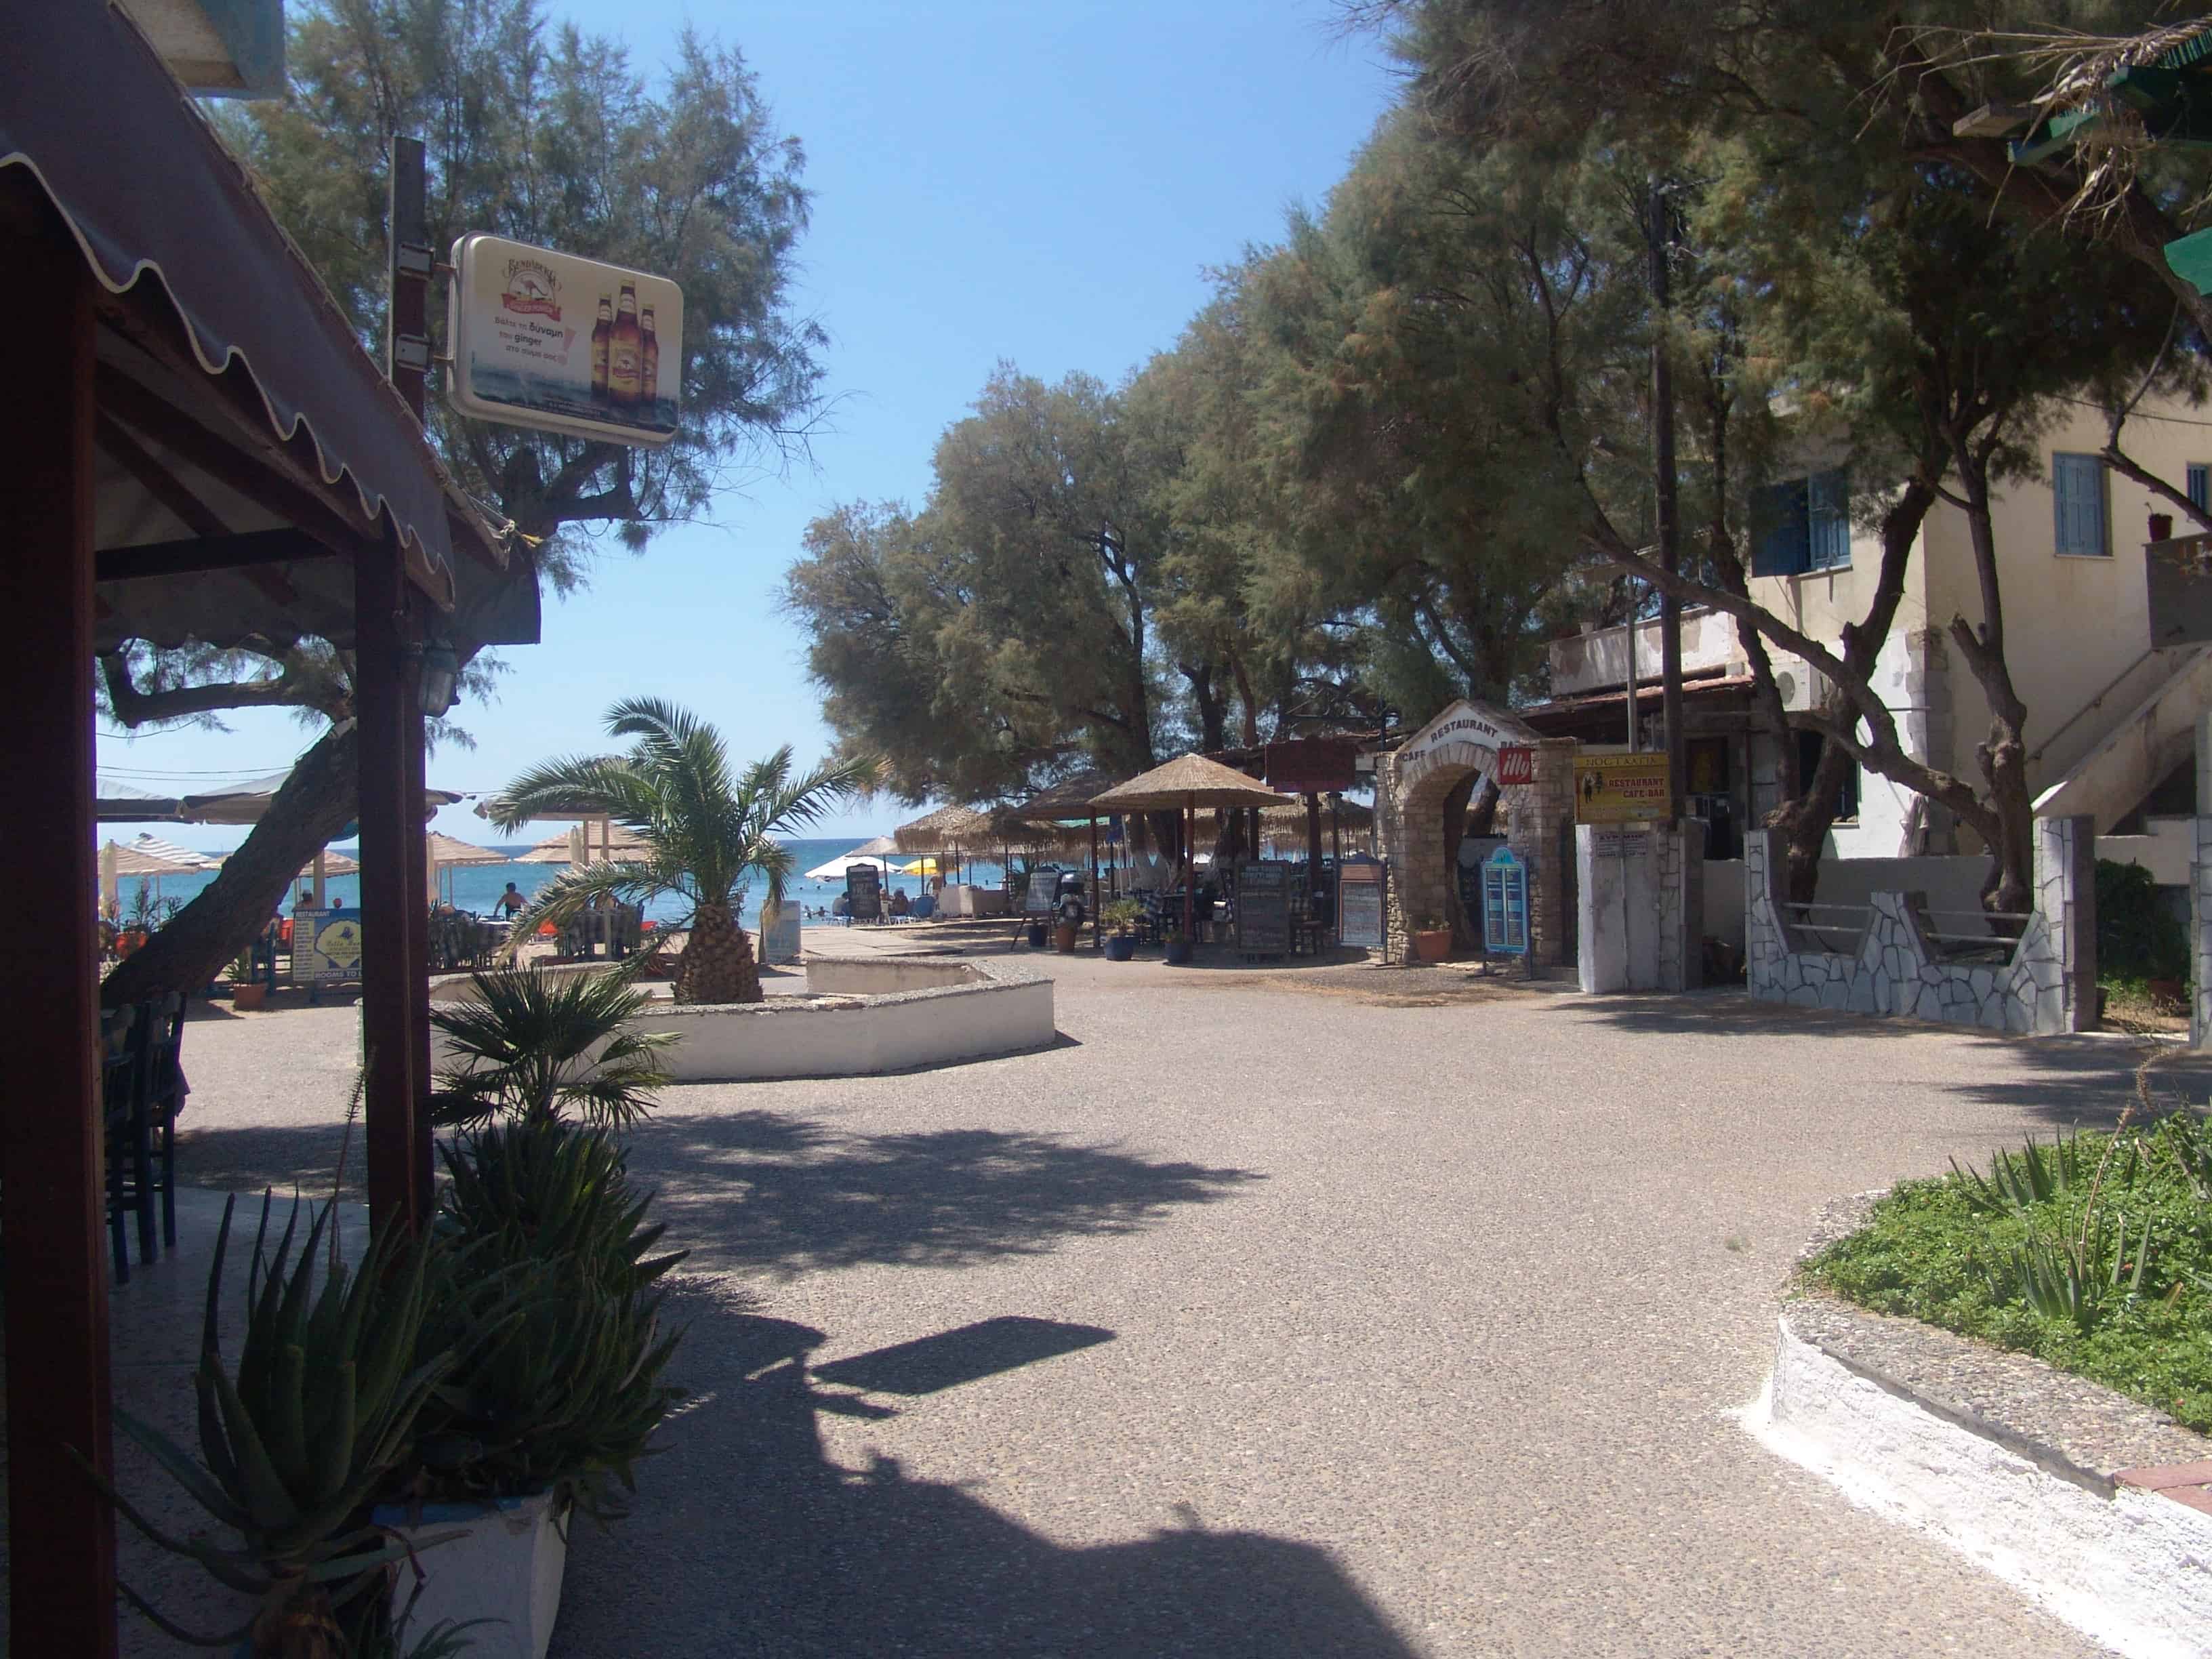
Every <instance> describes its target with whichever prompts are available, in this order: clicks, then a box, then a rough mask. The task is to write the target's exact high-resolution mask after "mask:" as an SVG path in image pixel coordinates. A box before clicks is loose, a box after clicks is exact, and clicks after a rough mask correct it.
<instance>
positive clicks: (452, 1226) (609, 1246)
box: [408, 1117, 683, 1521]
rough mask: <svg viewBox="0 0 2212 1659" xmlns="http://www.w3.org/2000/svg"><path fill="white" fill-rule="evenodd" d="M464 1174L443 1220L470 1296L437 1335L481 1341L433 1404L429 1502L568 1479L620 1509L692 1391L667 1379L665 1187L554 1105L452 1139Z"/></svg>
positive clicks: (427, 1421) (456, 1277) (581, 1498)
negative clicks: (664, 1424)
mask: <svg viewBox="0 0 2212 1659" xmlns="http://www.w3.org/2000/svg"><path fill="white" fill-rule="evenodd" d="M445 1158H446V1167H447V1172H448V1174H449V1175H450V1176H451V1177H452V1180H451V1182H450V1184H449V1185H448V1187H447V1190H446V1193H445V1195H444V1198H443V1200H442V1202H441V1207H440V1211H439V1217H438V1231H439V1233H440V1235H441V1237H442V1238H444V1239H445V1240H446V1241H447V1243H448V1244H449V1245H450V1246H451V1248H452V1250H453V1261H454V1264H455V1266H454V1273H453V1284H454V1291H455V1294H454V1295H453V1297H451V1298H449V1299H447V1301H445V1302H443V1303H442V1304H441V1306H440V1307H439V1308H438V1309H437V1310H435V1314H434V1316H433V1318H432V1319H431V1320H430V1321H429V1322H428V1323H427V1324H426V1327H425V1332H424V1339H423V1340H424V1343H425V1345H426V1346H431V1345H436V1344H441V1343H442V1344H447V1345H451V1344H453V1343H456V1342H458V1341H459V1340H462V1338H463V1337H464V1336H465V1334H469V1333H471V1332H473V1333H476V1334H477V1335H478V1336H479V1338H480V1340H479V1341H478V1343H477V1346H476V1347H475V1348H474V1349H473V1351H472V1352H471V1353H470V1354H469V1356H468V1358H466V1359H465V1362H464V1363H463V1364H460V1365H459V1366H457V1367H456V1369H455V1370H454V1372H453V1376H451V1377H450V1378H449V1379H448V1380H447V1383H446V1385H445V1386H444V1387H443V1388H441V1389H440V1391H439V1396H438V1401H437V1402H436V1404H435V1406H434V1407H432V1408H431V1409H430V1410H429V1411H428V1412H427V1413H425V1416H424V1424H423V1439H422V1454H421V1458H420V1469H419V1472H418V1474H417V1475H416V1479H415V1480H414V1481H413V1483H412V1485H411V1487H410V1492H409V1493H408V1496H410V1497H411V1498H416V1499H420V1500H422V1501H425V1502H441V1501H442V1502H450V1501H458V1500H466V1499H481V1498H494V1497H517V1496H522V1495H525V1494H528V1493H532V1492H544V1491H548V1490H550V1491H554V1492H557V1493H558V1494H559V1495H560V1497H561V1498H562V1500H563V1501H564V1502H573V1503H574V1504H576V1505H577V1506H578V1507H579V1508H580V1509H582V1510H585V1512H586V1513H587V1514H590V1515H592V1516H594V1517H595V1518H597V1519H599V1520H602V1521H605V1520H611V1519H614V1518H617V1517H618V1516H620V1515H621V1514H622V1513H623V1506H622V1504H621V1502H620V1500H619V1499H618V1498H617V1496H616V1494H615V1492H614V1486H615V1484H616V1483H617V1482H618V1483H619V1484H620V1485H621V1486H623V1488H625V1489H627V1490H629V1491H632V1492H635V1490H636V1482H635V1464H636V1462H637V1460H638V1459H639V1458H641V1457H642V1456H644V1455H646V1454H647V1450H648V1449H649V1446H648V1443H649V1442H650V1440H651V1438H652V1437H653V1431H654V1430H655V1429H657V1428H658V1427H659V1424H660V1422H661V1419H663V1418H665V1416H666V1415H667V1413H668V1411H669V1408H670V1407H671V1405H673V1403H674V1402H675V1401H676V1400H677V1399H678V1398H679V1397H680V1395H679V1391H678V1390H677V1389H672V1388H670V1387H668V1386H666V1385H665V1384H664V1383H662V1382H661V1380H660V1379H661V1373H662V1371H663V1370H665V1367H666V1365H667V1363H668V1359H669V1357H670V1356H671V1354H672V1353H673V1352H674V1351H675V1348H676V1345H677V1342H678V1334H669V1335H666V1336H664V1335H662V1334H661V1331H660V1304H661V1297H660V1294H659V1291H656V1290H654V1289H653V1285H654V1283H655V1281H656V1280H658V1279H659V1278H660V1276H661V1275H662V1274H664V1273H666V1272H667V1271H668V1270H669V1269H670V1268H671V1267H674V1266H675V1265H676V1263H677V1262H678V1261H681V1260H682V1259H683V1255H682V1253H680V1252H678V1253H676V1254H671V1255H659V1256H655V1255H652V1254H651V1252H652V1250H653V1246H654V1244H655V1243H658V1241H659V1238H660V1236H661V1233H662V1231H663V1229H662V1228H661V1227H659V1226H658V1225H646V1222H645V1215H646V1212H647V1208H648V1207H649V1206H650V1205H651V1202H652V1197H651V1194H639V1193H637V1192H636V1191H635V1189H634V1188H632V1187H631V1185H630V1182H629V1174H628V1170H627V1168H626V1160H625V1158H624V1155H623V1152H622V1151H621V1150H620V1149H619V1148H618V1147H617V1146H616V1145H615V1143H614V1142H613V1140H612V1139H611V1138H610V1137H609V1136H608V1135H607V1134H606V1133H605V1132H604V1131H600V1130H593V1129H585V1128H579V1127H574V1126H572V1125H568V1124H563V1123H561V1122H559V1121H555V1120H553V1119H550V1118H545V1117H532V1118H528V1119H525V1120H522V1121H515V1122H512V1123H508V1124H506V1125H503V1126H502V1125H493V1126H491V1127H486V1128H484V1129H483V1130H480V1131H478V1132H477V1133H475V1134H472V1135H467V1136H464V1137H462V1138H461V1139H460V1140H459V1143H458V1144H456V1145H454V1146H450V1147H448V1148H447V1150H446V1154H445Z"/></svg>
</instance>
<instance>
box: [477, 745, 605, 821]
mask: <svg viewBox="0 0 2212 1659" xmlns="http://www.w3.org/2000/svg"><path fill="white" fill-rule="evenodd" d="M627 768H628V763H627V762H626V761H624V760H623V757H620V756H618V755H563V756H561V757H557V758H556V759H553V760H549V761H540V762H539V763H538V764H537V765H535V766H532V767H530V768H528V769H526V770H524V771H523V772H522V773H521V774H520V775H518V776H516V777H515V778H514V779H513V781H511V782H510V783H508V785H507V787H506V788H504V789H502V790H501V791H500V793H498V794H496V795H495V796H494V797H492V799H490V800H489V801H487V802H486V803H485V804H484V815H485V817H489V819H490V820H491V821H492V823H495V824H497V825H498V826H499V827H500V828H501V829H520V827H521V826H522V825H524V824H526V823H529V822H530V820H531V819H532V818H536V817H556V816H560V815H561V814H562V813H564V812H565V813H567V814H569V815H573V814H574V812H575V811H577V810H578V809H579V807H580V806H586V805H589V806H594V807H597V806H599V805H600V802H599V796H600V795H601V793H602V792H603V791H604V789H605V787H606V786H607V784H608V782H609V781H610V779H609V774H610V773H611V772H613V771H616V770H626V769H627ZM605 810H609V811H611V804H610V805H608V806H607V807H606V808H605Z"/></svg>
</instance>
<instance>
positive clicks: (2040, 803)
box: [2035, 646, 2212, 834]
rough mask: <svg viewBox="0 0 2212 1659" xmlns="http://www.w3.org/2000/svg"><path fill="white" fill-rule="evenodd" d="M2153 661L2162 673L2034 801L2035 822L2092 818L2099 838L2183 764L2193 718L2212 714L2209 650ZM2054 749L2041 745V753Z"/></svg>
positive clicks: (2211, 657)
mask: <svg viewBox="0 0 2212 1659" xmlns="http://www.w3.org/2000/svg"><path fill="white" fill-rule="evenodd" d="M2156 654H2157V657H2158V658H2159V659H2161V660H2160V661H2158V662H2155V663H2153V664H2151V665H2150V666H2151V667H2152V668H2153V669H2154V671H2155V670H2159V669H2163V670H2164V672H2163V673H2162V674H2160V675H2159V677H2158V678H2157V679H2156V683H2155V684H2154V685H2153V686H2152V687H2151V689H2150V690H2149V691H2148V695H2146V696H2143V697H2142V701H2140V702H2137V703H2136V706H2135V707H2134V708H2132V709H2131V710H2130V712H2129V713H2128V714H2127V715H2126V716H2125V717H2124V719H2121V720H2118V721H2116V722H2114V723H2113V725H2112V726H2111V727H2110V728H2108V729H2107V730H2106V732H2104V734H2103V735H2102V736H2101V737H2100V738H2097V739H2096V740H2095V741H2094V742H2093V743H2092V744H2090V745H2089V746H2088V748H2087V750H2085V751H2084V752H2083V753H2082V754H2081V757H2080V758H2079V759H2076V760H2075V761H2074V762H2072V763H2071V764H2069V766H2068V767H2067V769H2066V770H2065V772H2064V773H2063V775H2060V776H2059V777H2058V778H2057V780H2056V781H2053V782H2051V784H2049V785H2048V786H2046V787H2045V789H2044V790H2043V792H2042V793H2040V794H2039V795H2038V796H2036V798H2035V812H2036V816H2037V817H2066V816H2069V815H2070V814H2073V813H2077V812H2088V813H2093V814H2094V815H2095V816H2096V819H2097V829H2098V832H2099V833H2100V834H2103V833H2105V832H2106V831H2108V830H2110V829H2112V825H2113V824H2114V823H2117V822H2118V820H2119V819H2121V818H2122V817H2125V816H2126V815H2127V814H2128V813H2130V811H2134V810H2135V808H2136V806H2137V805H2140V804H2141V803H2142V799H2143V797H2144V796H2146V795H2148V793H2150V792H2151V791H2152V789H2154V787H2157V785H2158V783H2159V781H2160V779H2162V778H2164V777H2165V776H2166V774H2167V773H2169V772H2171V771H2172V770H2173V769H2174V768H2175V767H2177V766H2179V765H2180V764H2181V763H2182V762H2184V761H2185V760H2186V759H2188V758H2189V756H2190V753H2191V749H2192V747H2193V745H2194V744H2195V743H2196V740H2197V739H2196V732H2197V719H2198V717H2199V716H2200V715H2202V714H2204V713H2205V711H2206V710H2208V709H2212V646H2197V647H2194V648H2193V649H2191V650H2189V651H2186V652H2167V651H2161V652H2159V653H2156ZM2131 678H2132V676H2131ZM2092 706H2093V705H2092ZM2084 712H2085V713H2086V712H2087V711H2086V710H2085V711H2084ZM2075 718H2076V720H2079V719H2080V716H2078V715H2077V716H2076V717H2075ZM2073 723H2074V722H2071V721H2069V725H2072V724H2073ZM2063 729H2064V728H2062V729H2061V730H2062V733H2063ZM2052 747H2053V744H2050V743H2046V744H2045V751H2046V752H2047V751H2049V750H2051V748H2052Z"/></svg>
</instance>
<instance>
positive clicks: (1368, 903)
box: [1336, 864, 1383, 951]
mask: <svg viewBox="0 0 2212 1659" xmlns="http://www.w3.org/2000/svg"><path fill="white" fill-rule="evenodd" d="M1336 940H1337V943H1338V944H1340V945H1351V946H1352V947H1353V948H1354V949H1356V950H1368V951H1379V950H1381V949H1382V948H1383V866H1381V865H1379V864H1346V866H1344V867H1343V868H1342V869H1340V870H1339V871H1338V872H1336Z"/></svg>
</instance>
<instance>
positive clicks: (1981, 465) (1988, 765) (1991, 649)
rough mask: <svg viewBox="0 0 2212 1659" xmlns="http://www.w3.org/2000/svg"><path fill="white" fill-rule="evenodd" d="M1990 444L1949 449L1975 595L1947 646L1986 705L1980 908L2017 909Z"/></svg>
mask: <svg viewBox="0 0 2212 1659" xmlns="http://www.w3.org/2000/svg"><path fill="white" fill-rule="evenodd" d="M1994 447H1995V446H1994V441H1986V442H1984V443H1983V444H1980V445H1972V446H1970V445H1968V444H1966V443H1964V442H1961V443H1960V444H1958V445H1957V447H1956V454H1955V457H1954V464H1955V465H1956V466H1957V468H1958V471H1959V482H1960V487H1961V488H1962V489H1964V490H1965V492H1966V529H1967V532H1968V539H1969V541H1970V542H1971V544H1972V547H1973V550H1974V574H1975V576H1976V578H1977V580H1978V585H1979V587H1980V590H1981V600H1982V622H1981V626H1980V627H1979V628H1976V627H1975V626H1974V625H1973V624H1972V623H1969V622H1968V621H1967V620H1966V618H1965V617H1953V618H1952V619H1951V629H1950V633H1951V639H1952V642H1953V643H1954V644H1955V645H1956V646H1957V647H1959V654H1960V656H1962V657H1964V658H1965V659H1966V666H1967V667H1968V668H1969V669H1971V670H1972V671H1973V676H1974V678H1975V680H1976V681H1977V682H1978V683H1979V684H1980V686H1981V688H1982V695H1983V696H1985V697H1987V698H1988V699H1989V704H1990V735H1989V738H1988V740H1987V741H1986V742H1984V743H1983V744H1980V745H1979V746H1978V747H1977V748H1976V749H1975V750H1974V758H1975V759H1976V760H1978V761H1979V762H1980V763H1981V768H1982V776H1983V778H1984V780H1985V781H1987V783H1988V784H1989V793H1988V795H1987V796H1986V797H1985V799H1986V801H1987V804H1988V806H1989V810H1990V812H1991V813H1993V814H1994V815H1995V817H1996V825H1995V828H1996V834H1995V835H1994V836H1992V837H1991V838H1990V839H1991V843H1992V844H1991V846H1990V874H1989V878H1988V879H1987V880H1986V881H1985V882H1984V883H1983V884H1982V908H1984V909H1987V910H2025V909H2027V908H2029V907H2030V905H2031V904H2032V903H2033V900H2034V894H2035V869H2034V858H2035V852H2034V848H2035V828H2034V825H2035V804H2034V802H2033V799H2031V798H2030V797H2029V795H2028V793H2027V743H2026V742H2025V741H2024V738H2023V734H2024V733H2025V732H2026V731H2027V705H2026V704H2025V703H2023V702H2021V696H2020V693H2019V691H2018V690H2016V689H2015V687H2014V685H2013V679H2012V669H2011V667H2010V665H2008V663H2007V662H2006V660H2005V625H2004V594H2003V591H2002V586H2001V585H2000V583H1999V581H1998V579H1997V549H1996V526H1994V524H1993V523H1992V522H1991V520H1990V453H1991V451H1992V449H1993V448H1994Z"/></svg>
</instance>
